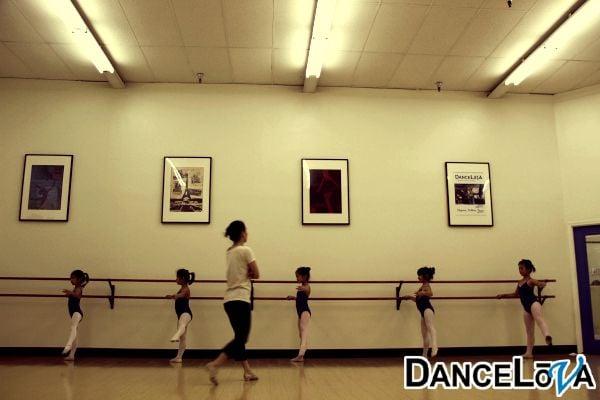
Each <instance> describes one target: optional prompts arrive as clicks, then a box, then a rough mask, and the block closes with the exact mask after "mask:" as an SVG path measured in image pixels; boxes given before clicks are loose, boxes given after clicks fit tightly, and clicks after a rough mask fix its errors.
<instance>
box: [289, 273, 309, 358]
mask: <svg viewBox="0 0 600 400" xmlns="http://www.w3.org/2000/svg"><path fill="white" fill-rule="evenodd" d="M296 281H297V282H298V283H299V284H300V286H298V287H297V288H296V290H297V292H296V296H288V297H287V299H288V300H296V313H297V314H298V334H299V335H300V350H299V351H298V355H297V356H296V357H294V358H292V359H291V360H290V361H292V362H304V354H305V353H306V349H307V345H308V327H309V325H310V318H311V316H312V314H311V312H310V308H309V307H308V298H309V297H310V284H309V283H308V282H309V281H310V267H300V268H298V269H296Z"/></svg>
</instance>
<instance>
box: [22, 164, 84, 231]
mask: <svg viewBox="0 0 600 400" xmlns="http://www.w3.org/2000/svg"><path fill="white" fill-rule="evenodd" d="M72 170H73V156H72V155H54V154H26V155H25V162H24V165H23V182H22V184H21V207H20V210H19V220H20V221H59V222H66V221H68V220H69V200H70V195H71V175H72Z"/></svg>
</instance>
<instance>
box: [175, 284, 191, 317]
mask: <svg viewBox="0 0 600 400" xmlns="http://www.w3.org/2000/svg"><path fill="white" fill-rule="evenodd" d="M179 293H181V289H179V292H177V294H179ZM175 313H176V314H177V319H179V317H181V314H183V313H188V314H190V317H193V315H192V310H191V309H190V299H189V298H187V297H179V298H177V299H175Z"/></svg>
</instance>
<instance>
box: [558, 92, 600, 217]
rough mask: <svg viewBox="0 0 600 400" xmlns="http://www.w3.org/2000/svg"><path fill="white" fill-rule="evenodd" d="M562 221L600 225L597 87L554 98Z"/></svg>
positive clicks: (599, 98) (599, 94)
mask: <svg viewBox="0 0 600 400" xmlns="http://www.w3.org/2000/svg"><path fill="white" fill-rule="evenodd" d="M555 110H556V134H557V137H558V147H559V155H560V162H561V170H562V182H563V188H564V189H563V190H564V200H565V202H564V204H565V219H566V220H567V221H568V222H580V221H583V222H585V221H596V222H598V223H600V201H599V199H600V185H598V182H600V134H599V133H598V129H599V127H600V86H596V87H592V88H588V89H585V90H580V91H576V92H573V93H569V94H566V95H561V96H557V99H556V105H555Z"/></svg>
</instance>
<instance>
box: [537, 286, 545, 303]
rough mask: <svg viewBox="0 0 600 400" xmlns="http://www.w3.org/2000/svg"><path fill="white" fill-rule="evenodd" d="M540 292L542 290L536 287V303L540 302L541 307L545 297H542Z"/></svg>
mask: <svg viewBox="0 0 600 400" xmlns="http://www.w3.org/2000/svg"><path fill="white" fill-rule="evenodd" d="M542 290H544V288H541V287H539V286H538V288H537V298H538V301H539V302H540V304H541V305H544V302H545V301H546V297H545V296H542Z"/></svg>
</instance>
